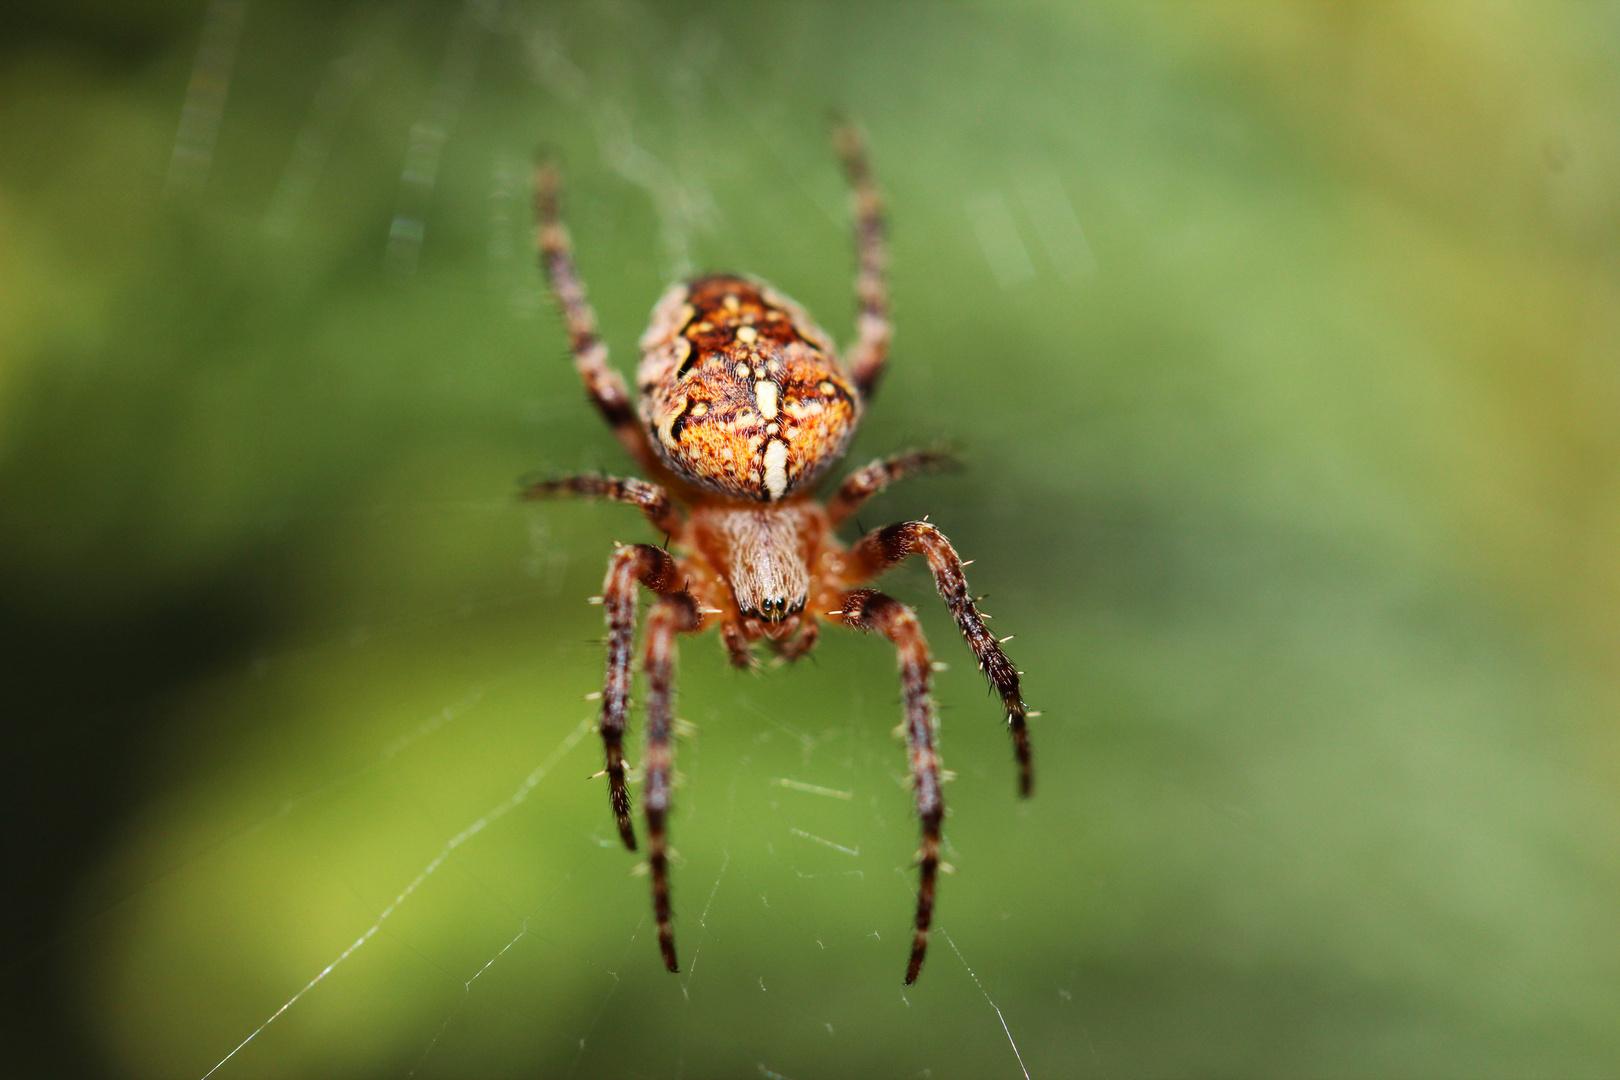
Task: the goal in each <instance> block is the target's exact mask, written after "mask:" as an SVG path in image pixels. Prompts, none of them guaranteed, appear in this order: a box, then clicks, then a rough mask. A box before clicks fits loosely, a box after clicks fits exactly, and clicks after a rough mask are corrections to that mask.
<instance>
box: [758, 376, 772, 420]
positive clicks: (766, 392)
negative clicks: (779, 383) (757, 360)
mask: <svg viewBox="0 0 1620 1080" xmlns="http://www.w3.org/2000/svg"><path fill="white" fill-rule="evenodd" d="M754 400H756V401H758V402H759V415H761V416H763V417H764V418H765V419H767V420H775V419H776V384H775V383H773V382H770V381H768V380H762V381H760V382H757V383H755V384H754Z"/></svg>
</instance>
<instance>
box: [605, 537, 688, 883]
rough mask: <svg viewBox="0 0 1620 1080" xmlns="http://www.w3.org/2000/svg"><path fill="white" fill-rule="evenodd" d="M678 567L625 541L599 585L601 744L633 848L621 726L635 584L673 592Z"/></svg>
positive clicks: (611, 794)
mask: <svg viewBox="0 0 1620 1080" xmlns="http://www.w3.org/2000/svg"><path fill="white" fill-rule="evenodd" d="M679 580H680V578H679V568H678V567H677V566H676V563H675V559H674V558H673V557H671V556H670V554H669V553H668V552H667V551H664V550H662V549H661V548H656V547H653V546H652V545H651V544H629V545H626V546H624V547H621V548H619V549H618V550H617V551H615V552H614V553H613V558H612V559H610V560H609V561H608V572H607V580H606V581H604V582H603V583H602V611H603V616H604V618H606V620H607V630H608V637H607V675H606V677H605V678H604V680H603V684H602V720H601V723H600V724H599V725H598V726H599V729H600V730H601V732H602V748H603V752H604V754H605V755H606V758H607V778H608V800H609V801H610V802H611V803H612V805H613V816H614V818H615V819H617V821H618V825H619V837H620V838H621V839H622V840H623V841H624V846H625V847H627V848H629V849H630V850H631V851H634V850H636V830H635V826H633V825H632V824H631V823H630V793H629V791H628V790H627V789H626V788H625V782H624V728H625V722H626V719H627V716H628V713H629V710H630V652H631V645H632V643H633V639H634V637H635V631H636V584H637V583H638V582H639V583H641V584H642V585H645V586H647V588H649V589H651V590H652V591H653V592H655V593H659V594H660V595H668V594H670V593H673V592H675V591H676V582H678V581H679Z"/></svg>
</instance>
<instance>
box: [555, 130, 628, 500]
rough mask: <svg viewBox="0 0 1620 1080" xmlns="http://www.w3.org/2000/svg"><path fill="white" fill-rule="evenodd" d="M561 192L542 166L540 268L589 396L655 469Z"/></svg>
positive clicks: (616, 432) (625, 441) (620, 435)
mask: <svg viewBox="0 0 1620 1080" xmlns="http://www.w3.org/2000/svg"><path fill="white" fill-rule="evenodd" d="M561 186H562V181H561V178H560V177H559V176H558V174H557V169H556V167H555V166H553V165H552V164H551V163H550V162H546V161H542V162H540V163H539V164H538V165H536V166H535V170H534V242H535V249H536V251H538V253H539V256H540V268H541V269H542V270H543V271H544V272H545V275H546V282H547V284H549V285H550V286H551V293H552V296H554V297H555V298H556V300H557V307H558V308H559V309H560V310H561V312H562V317H563V322H564V323H565V324H566V325H567V327H568V345H569V348H570V349H571V350H572V351H573V354H574V369H575V370H576V371H578V372H579V375H580V378H581V379H583V380H584V381H585V392H586V393H587V394H588V395H590V399H591V402H592V403H593V404H594V405H595V406H596V408H597V411H598V412H600V413H601V414H602V419H604V420H606V421H607V423H608V426H609V427H610V428H612V429H613V434H614V435H616V436H618V439H619V442H621V443H623V444H624V448H625V449H626V450H628V451H629V452H630V456H631V457H633V458H635V459H636V461H638V462H640V463H641V464H642V465H643V466H644V467H647V468H653V467H655V465H656V459H655V457H654V456H653V452H652V448H651V447H650V446H648V445H647V436H646V433H645V432H643V431H642V429H641V425H640V424H639V423H637V421H636V411H635V407H634V406H633V404H632V403H631V399H630V392H629V390H628V389H627V388H626V386H625V382H624V376H622V375H620V374H619V373H618V372H617V371H615V370H614V369H613V368H611V367H609V366H608V351H607V346H606V345H605V344H603V343H602V339H601V337H600V336H599V335H598V334H597V332H596V312H595V311H593V310H591V305H590V301H588V300H586V299H585V284H584V282H582V281H581V280H580V278H579V272H578V271H577V270H576V269H575V268H574V246H573V241H572V240H570V239H569V236H568V226H566V225H564V224H563V223H562V217H561V215H560V214H559V212H558V207H557V193H558V190H559V188H560V187H561Z"/></svg>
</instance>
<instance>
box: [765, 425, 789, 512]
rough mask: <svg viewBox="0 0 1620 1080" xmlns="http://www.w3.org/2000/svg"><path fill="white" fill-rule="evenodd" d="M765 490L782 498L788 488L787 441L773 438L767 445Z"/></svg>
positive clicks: (776, 497) (775, 497) (777, 497)
mask: <svg viewBox="0 0 1620 1080" xmlns="http://www.w3.org/2000/svg"><path fill="white" fill-rule="evenodd" d="M765 490H766V491H769V492H770V493H771V498H773V499H780V498H781V497H782V493H783V492H785V491H786V490H787V443H785V442H782V441H781V440H780V439H772V440H771V442H770V444H769V445H768V446H766V447H765Z"/></svg>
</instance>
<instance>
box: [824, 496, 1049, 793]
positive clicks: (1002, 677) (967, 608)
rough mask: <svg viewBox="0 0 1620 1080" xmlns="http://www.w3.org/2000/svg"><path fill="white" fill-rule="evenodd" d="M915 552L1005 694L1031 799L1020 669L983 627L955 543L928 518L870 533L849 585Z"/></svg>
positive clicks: (855, 557)
mask: <svg viewBox="0 0 1620 1080" xmlns="http://www.w3.org/2000/svg"><path fill="white" fill-rule="evenodd" d="M911 555H922V556H923V557H924V558H926V559H927V560H928V568H929V569H930V570H932V571H933V573H934V585H935V587H936V588H937V589H938V590H939V595H940V598H941V599H942V600H944V601H945V606H946V607H948V608H950V610H951V615H952V617H953V618H955V619H956V626H957V629H959V630H961V631H962V636H963V637H964V638H966V639H967V643H968V647H969V648H970V649H972V650H973V655H974V656H976V657H977V658H978V661H979V670H981V671H983V672H984V676H985V678H987V679H989V680H990V685H991V686H993V687H995V690H996V693H998V694H1000V695H1001V703H1002V706H1003V707H1004V708H1005V709H1006V711H1007V730H1008V731H1009V732H1010V733H1011V735H1012V742H1013V753H1014V755H1015V756H1016V757H1017V759H1018V793H1019V794H1020V795H1022V796H1024V797H1025V798H1028V797H1029V795H1030V793H1031V792H1033V791H1034V790H1035V767H1034V762H1033V760H1032V757H1033V755H1032V753H1031V750H1030V745H1029V726H1028V723H1027V719H1028V716H1029V709H1028V707H1027V706H1026V705H1025V704H1024V699H1023V695H1022V693H1021V691H1020V689H1019V685H1018V669H1017V668H1015V667H1013V663H1012V661H1011V660H1009V659H1007V654H1006V653H1005V652H1003V651H1002V650H1001V643H1000V642H999V641H997V640H996V637H995V635H994V634H992V633H990V631H989V629H988V628H987V627H986V626H985V625H984V616H982V615H981V614H980V613H979V609H978V608H977V607H976V606H975V605H974V603H973V596H972V594H970V593H969V592H968V586H967V577H966V576H965V575H964V574H963V573H962V557H961V556H960V555H958V554H957V553H956V549H955V548H953V547H951V543H950V541H949V540H947V539H945V534H944V533H941V532H940V531H939V530H938V529H936V528H934V526H933V525H931V524H929V523H928V522H926V521H902V522H900V523H898V524H895V525H885V526H884V527H883V528H881V529H874V530H872V531H871V532H869V533H867V534H866V536H865V537H863V538H862V539H861V541H860V542H859V543H857V544H856V545H855V546H854V547H853V548H851V549H850V551H849V554H848V556H846V558H845V567H846V571H845V573H846V578H847V582H848V584H850V585H856V584H859V583H861V582H863V581H869V580H871V579H872V578H874V577H876V576H877V575H878V574H881V573H882V572H883V571H885V570H887V569H889V567H891V566H893V565H895V564H896V563H898V562H900V561H902V560H904V559H905V558H907V557H908V556H911Z"/></svg>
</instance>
